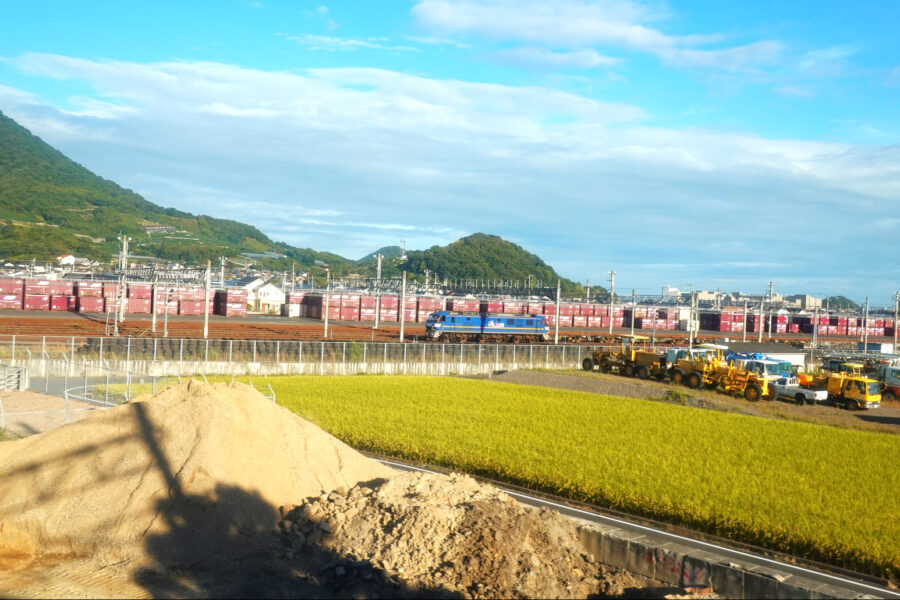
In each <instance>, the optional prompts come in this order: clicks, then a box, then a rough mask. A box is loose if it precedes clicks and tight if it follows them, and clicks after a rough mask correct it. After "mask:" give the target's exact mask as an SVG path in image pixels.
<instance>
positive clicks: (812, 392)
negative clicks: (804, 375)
mask: <svg viewBox="0 0 900 600" xmlns="http://www.w3.org/2000/svg"><path fill="white" fill-rule="evenodd" d="M772 392H773V395H774V397H775V398H776V399H778V398H783V399H785V400H793V401H795V402H796V403H797V404H800V405H801V406H802V405H803V404H804V403H805V404H815V403H817V402H825V401H826V400H828V390H816V389H812V388H806V387H803V386H801V385H800V381H799V380H798V379H797V378H796V377H782V378H781V379H777V380H775V381H774V382H772Z"/></svg>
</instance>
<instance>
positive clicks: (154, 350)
mask: <svg viewBox="0 0 900 600" xmlns="http://www.w3.org/2000/svg"><path fill="white" fill-rule="evenodd" d="M158 341H159V340H158V339H157V338H153V362H156V342H158Z"/></svg>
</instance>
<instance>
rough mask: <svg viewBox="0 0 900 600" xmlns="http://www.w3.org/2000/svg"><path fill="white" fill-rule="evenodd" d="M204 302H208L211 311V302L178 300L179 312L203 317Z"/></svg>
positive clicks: (207, 305) (208, 309)
mask: <svg viewBox="0 0 900 600" xmlns="http://www.w3.org/2000/svg"><path fill="white" fill-rule="evenodd" d="M204 304H206V307H207V311H210V306H209V304H208V303H206V302H204V301H203V300H181V301H180V302H178V314H179V315H186V316H192V317H202V316H203V305H204ZM211 312H212V311H210V313H211Z"/></svg>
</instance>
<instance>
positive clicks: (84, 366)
mask: <svg viewBox="0 0 900 600" xmlns="http://www.w3.org/2000/svg"><path fill="white" fill-rule="evenodd" d="M81 373H82V375H84V389H82V391H81V393H82V394H83V395H84V396H85V397H88V385H87V363H85V362H84V360H82V361H81Z"/></svg>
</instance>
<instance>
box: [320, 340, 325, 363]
mask: <svg viewBox="0 0 900 600" xmlns="http://www.w3.org/2000/svg"><path fill="white" fill-rule="evenodd" d="M320 344H321V346H320V347H319V364H320V365H322V364H325V342H320Z"/></svg>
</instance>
